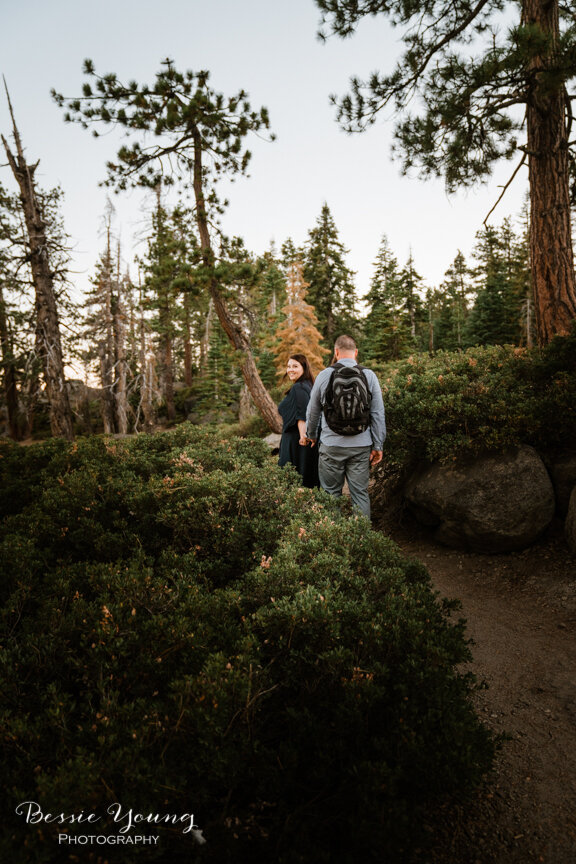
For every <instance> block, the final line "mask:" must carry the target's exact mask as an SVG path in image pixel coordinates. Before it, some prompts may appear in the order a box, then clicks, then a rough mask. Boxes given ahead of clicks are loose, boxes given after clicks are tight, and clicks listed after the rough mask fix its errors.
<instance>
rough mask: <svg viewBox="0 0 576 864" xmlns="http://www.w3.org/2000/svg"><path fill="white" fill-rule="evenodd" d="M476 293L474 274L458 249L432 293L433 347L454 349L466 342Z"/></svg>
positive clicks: (431, 347)
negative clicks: (437, 289) (472, 301)
mask: <svg viewBox="0 0 576 864" xmlns="http://www.w3.org/2000/svg"><path fill="white" fill-rule="evenodd" d="M473 293H474V289H473V285H472V281H471V273H470V270H469V268H468V266H467V264H466V259H465V257H464V255H463V254H462V252H461V251H460V250H458V252H457V253H456V257H455V258H454V261H453V262H452V265H451V266H450V267H449V268H448V270H447V271H446V273H445V277H444V281H443V283H442V285H441V286H440V290H439V291H437V292H433V295H432V303H433V305H434V310H435V311H434V314H433V328H434V337H433V344H432V346H430V350H444V351H453V350H455V349H457V348H462V346H463V344H464V328H465V324H466V320H467V318H468V315H469V312H470V298H471V297H472V295H473Z"/></svg>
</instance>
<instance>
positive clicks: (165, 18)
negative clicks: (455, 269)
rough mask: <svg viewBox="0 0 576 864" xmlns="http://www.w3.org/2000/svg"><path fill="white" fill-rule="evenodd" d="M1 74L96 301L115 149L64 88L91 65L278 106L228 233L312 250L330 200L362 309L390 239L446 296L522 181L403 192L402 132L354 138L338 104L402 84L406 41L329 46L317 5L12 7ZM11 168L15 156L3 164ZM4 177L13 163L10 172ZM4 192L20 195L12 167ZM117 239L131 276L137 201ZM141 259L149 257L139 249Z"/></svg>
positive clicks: (363, 34) (360, 40)
mask: <svg viewBox="0 0 576 864" xmlns="http://www.w3.org/2000/svg"><path fill="white" fill-rule="evenodd" d="M3 6H4V8H3V10H2V28H1V32H0V71H1V72H2V74H3V75H4V76H5V78H6V82H7V84H8V87H9V90H10V94H11V98H12V102H13V106H14V110H15V114H16V119H17V123H18V126H19V129H20V133H21V135H22V139H23V142H24V145H25V147H26V153H27V159H28V161H29V162H36V161H37V160H38V159H40V166H39V169H38V172H37V177H38V180H39V182H40V183H41V184H42V185H43V186H44V187H45V188H51V187H53V186H56V185H58V184H60V185H61V186H62V188H63V190H64V193H65V201H64V206H63V216H64V221H65V227H66V230H67V232H68V234H70V235H71V239H72V243H73V245H74V247H75V249H74V254H73V261H72V267H73V269H74V270H75V271H77V273H76V275H73V276H72V279H73V281H75V282H76V284H77V285H78V286H79V287H80V288H84V287H85V286H86V285H87V283H88V279H89V277H90V275H91V274H92V273H93V271H94V265H95V262H96V260H97V257H98V254H99V252H100V251H101V249H102V246H103V237H102V234H101V227H102V219H103V213H104V208H105V202H106V196H107V195H111V193H110V192H109V191H108V190H106V189H102V188H99V187H98V182H99V181H101V180H102V179H104V177H105V174H106V171H105V164H106V161H107V160H108V159H110V158H112V157H113V156H114V155H115V152H116V149H117V144H118V140H119V139H118V137H117V136H115V135H114V134H110V135H107V136H103V137H101V138H99V139H94V138H93V137H92V136H91V134H90V133H89V132H86V131H83V130H82V129H80V128H79V127H75V126H72V125H70V124H65V123H64V122H63V119H62V115H63V112H62V111H61V110H60V109H59V108H58V107H57V106H56V105H55V103H54V102H53V101H52V99H51V97H50V90H51V88H55V89H56V90H57V91H59V92H62V93H64V94H65V95H67V96H77V95H80V92H81V86H82V83H83V81H84V80H85V79H84V76H83V74H82V64H83V60H84V59H85V58H88V57H89V58H90V59H92V60H93V61H94V63H95V65H96V70H97V71H98V72H99V73H107V72H116V73H117V74H118V76H119V77H120V78H122V79H123V80H131V79H136V80H137V81H139V82H140V83H144V82H146V83H152V82H153V80H154V76H155V73H156V72H157V71H159V69H160V66H161V61H162V60H163V59H165V58H166V57H170V58H171V59H173V60H174V61H175V63H176V66H177V68H178V69H180V70H182V71H183V70H186V69H192V70H194V71H198V70H200V69H209V70H210V73H211V85H212V87H213V88H214V89H215V90H216V91H221V92H222V93H224V95H226V96H227V95H232V94H234V93H236V92H237V91H238V90H239V89H244V90H246V91H247V92H248V94H249V97H250V101H251V103H252V106H253V107H254V108H259V107H260V106H261V105H265V106H266V107H267V108H268V110H269V113H270V120H271V128H272V130H273V131H274V132H275V133H276V135H277V140H276V141H275V142H274V143H265V142H263V141H259V140H257V139H253V140H251V141H250V142H249V143H248V146H249V148H250V149H251V150H252V153H253V158H252V162H251V165H250V170H249V174H250V177H249V178H248V179H244V178H242V179H239V180H237V182H236V183H235V184H233V185H232V186H231V187H230V189H226V190H224V189H223V191H225V192H226V194H227V195H228V197H229V198H230V207H229V208H228V210H227V213H226V216H225V217H224V221H223V228H224V230H225V232H226V233H227V234H228V235H230V236H233V235H238V236H241V237H243V239H244V241H245V243H246V246H247V248H248V249H249V250H251V251H252V252H254V253H256V254H260V253H262V252H265V251H266V250H267V249H268V248H269V247H270V243H271V241H272V240H274V241H275V242H276V244H277V246H280V245H281V243H283V242H284V240H286V239H287V238H288V237H291V238H292V239H293V241H294V242H295V243H296V245H300V244H302V243H304V241H305V240H306V237H307V234H308V231H309V230H310V229H311V228H313V227H314V225H315V223H316V219H317V218H318V216H319V214H320V210H321V208H322V205H323V203H324V202H325V201H326V202H327V203H328V206H329V207H330V210H331V212H332V215H333V217H334V220H335V223H336V226H337V228H338V231H339V235H340V240H341V241H342V242H343V243H344V245H345V246H346V248H347V249H349V250H350V253H349V255H348V258H347V263H348V266H350V267H351V268H352V270H354V271H356V273H357V276H356V285H357V289H358V291H359V293H360V294H364V293H365V292H366V291H367V290H368V287H369V283H370V279H371V277H372V273H373V266H372V265H373V261H374V259H375V257H376V253H377V251H378V247H379V245H380V242H381V238H382V236H383V235H386V236H387V237H388V240H389V243H390V246H391V249H392V251H393V253H394V254H395V255H396V257H397V258H398V261H399V263H400V265H401V266H402V265H404V264H405V263H406V260H407V258H408V255H409V253H410V250H412V254H413V258H414V262H415V266H416V269H417V270H418V272H419V273H420V275H421V276H423V277H424V279H425V281H426V284H427V285H429V286H434V285H438V284H439V283H440V282H441V281H442V279H443V276H444V273H445V271H446V270H447V269H448V267H449V266H450V265H451V263H452V261H453V259H454V257H455V255H456V252H457V251H458V249H460V250H461V251H462V252H463V253H464V255H466V257H469V255H470V252H471V250H472V248H473V246H474V239H475V234H476V232H477V231H478V230H480V229H481V227H482V222H483V219H484V218H485V216H486V215H487V213H488V211H489V210H490V209H491V207H492V206H493V204H494V203H495V202H496V200H497V198H498V196H499V194H500V191H501V190H500V188H499V187H500V186H501V185H502V184H504V183H505V182H506V181H507V180H508V178H509V177H510V175H511V174H512V171H513V169H514V164H511V163H507V164H504V165H503V166H501V168H500V169H499V170H498V172H497V173H496V175H495V177H494V178H492V180H491V181H490V185H489V186H481V187H479V188H477V189H475V190H472V191H467V192H462V193H459V194H458V195H456V196H451V197H448V196H447V195H446V194H445V192H444V187H443V183H442V181H441V180H438V181H423V180H420V179H418V177H417V176H411V177H402V176H401V174H400V164H399V162H392V161H391V156H390V143H391V131H392V119H391V117H390V116H381V117H380V119H379V120H378V122H377V123H376V125H375V126H373V127H372V128H371V129H370V130H369V131H368V132H365V133H364V134H362V135H353V136H349V135H346V134H345V133H344V132H343V131H341V130H340V129H339V127H338V125H337V123H336V120H335V116H334V108H333V107H332V105H331V104H330V101H329V95H330V94H331V93H337V94H343V93H345V92H346V90H347V88H348V81H349V78H350V76H351V75H354V74H357V75H359V76H360V77H364V76H367V75H368V74H369V73H370V72H372V71H374V70H376V69H379V70H384V71H386V70H388V71H389V70H390V69H391V68H392V65H393V60H394V57H395V56H396V55H397V54H398V52H399V45H398V42H397V40H398V38H399V33H398V32H397V31H394V30H391V29H390V28H389V27H388V26H387V25H386V24H385V22H384V21H383V20H381V19H377V18H376V19H374V18H369V19H367V20H365V21H364V22H363V23H362V25H361V27H360V29H359V31H358V33H357V34H356V35H355V36H354V37H352V38H351V39H348V40H346V41H343V40H341V39H338V38H336V37H332V38H331V39H330V40H329V41H328V42H327V43H324V44H323V43H321V42H319V41H318V39H317V38H316V32H317V29H318V24H319V12H318V9H317V7H316V5H315V3H314V2H313V0H289V2H288V0H282V2H280V0H242V2H240V0H162V2H159V0H158V2H151V0H99V2H98V3H97V4H95V3H92V2H91V3H87V2H85V0H49V2H47V0H22V2H21V3H17V4H16V3H10V4H8V2H7V0H3ZM0 130H1V131H2V132H3V134H4V135H5V137H9V135H10V132H11V129H10V121H9V117H8V110H7V104H6V99H5V97H4V95H3V94H0ZM2 155H4V154H2ZM0 161H2V163H3V164H4V162H5V159H1V158H0ZM0 179H1V180H2V183H3V184H4V185H5V186H7V187H8V188H10V189H12V190H14V188H15V187H14V185H13V181H12V177H11V174H10V172H9V169H8V168H3V169H2V172H1V174H0ZM526 189H527V172H526V171H525V170H523V172H521V173H520V174H519V175H518V177H517V178H516V180H515V181H514V184H513V186H512V188H511V190H509V192H508V194H507V197H506V198H505V199H504V201H503V202H502V203H501V204H500V205H499V207H498V208H497V210H496V212H495V213H494V215H493V216H492V222H493V223H494V224H500V223H501V222H502V220H503V219H504V218H505V217H506V216H508V215H510V216H513V217H515V216H517V215H518V214H519V213H520V210H521V207H522V202H523V199H524V195H525V192H526ZM113 203H114V205H115V207H116V211H117V219H116V229H117V231H119V233H120V234H121V238H122V242H123V247H124V251H125V257H126V259H127V263H130V262H131V260H132V259H133V249H134V247H133V238H134V236H135V235H136V234H138V233H141V232H142V227H143V221H144V215H143V209H142V208H143V199H142V194H141V193H140V192H132V193H122V194H121V195H120V196H113ZM135 251H136V252H138V251H140V252H142V251H143V248H142V246H140V247H139V248H136V249H135Z"/></svg>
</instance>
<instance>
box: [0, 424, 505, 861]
mask: <svg viewBox="0 0 576 864" xmlns="http://www.w3.org/2000/svg"><path fill="white" fill-rule="evenodd" d="M274 462H275V460H271V459H270V457H269V456H268V451H267V449H266V448H265V447H264V445H263V444H262V443H261V442H260V441H257V440H234V441H220V440H219V439H218V436H217V434H216V433H215V432H214V431H210V430H198V429H195V428H193V427H189V426H184V427H179V428H177V429H175V430H173V431H171V432H170V433H166V434H164V435H159V436H151V437H148V436H142V437H138V438H136V439H134V440H132V441H126V440H122V441H117V440H112V439H101V440H98V441H93V440H88V441H80V442H78V443H77V444H75V445H68V444H63V443H62V442H59V443H58V444H54V443H53V442H49V443H47V444H46V445H40V446H38V447H32V448H20V449H17V448H16V449H15V448H7V449H6V451H5V456H4V457H3V460H2V466H3V467H2V474H3V476H2V480H3V484H6V485H7V487H10V488H13V489H14V490H16V491H17V492H18V495H17V496H16V498H17V501H18V505H17V507H15V508H13V509H14V510H16V512H13V513H12V514H11V515H9V516H8V515H7V516H5V518H4V520H3V524H2V533H1V537H0V539H1V545H0V552H1V554H2V562H3V577H2V579H3V581H2V597H3V602H2V607H1V609H0V618H1V622H2V630H1V633H2V637H1V646H0V647H1V649H2V650H1V652H0V658H1V665H0V688H1V690H2V693H3V697H4V698H3V707H2V709H1V713H0V717H1V725H2V730H3V735H2V744H1V749H2V754H1V755H2V759H1V765H2V767H1V768H0V777H1V779H2V786H3V789H4V790H5V795H7V796H8V805H9V806H7V807H6V808H5V812H6V814H8V815H7V817H6V822H5V826H4V832H3V835H2V837H1V838H0V858H2V860H11V861H14V862H16V864H19V862H20V861H22V862H23V864H24V862H27V864H28V862H33V864H47V862H54V864H56V862H59V861H68V860H69V855H70V854H72V853H73V852H74V848H73V847H70V848H67V847H65V846H59V845H58V843H57V841H56V839H55V836H54V835H55V833H58V831H59V830H62V829H59V828H57V827H56V826H33V825H24V824H23V822H22V820H21V819H19V818H18V817H17V816H16V815H15V814H14V807H15V806H16V804H17V803H18V802H20V801H29V800H34V801H38V802H41V803H42V805H43V808H44V810H45V811H50V812H52V813H60V812H65V813H72V812H76V813H77V812H79V810H80V809H82V810H84V811H85V812H90V811H94V812H98V813H100V814H103V813H105V810H106V807H107V806H108V805H109V804H110V803H113V802H114V801H119V802H121V803H122V804H123V806H124V807H125V808H129V807H130V808H133V809H134V810H135V811H137V812H140V813H175V814H183V813H189V812H194V813H195V815H196V821H197V823H198V824H199V826H200V827H201V828H202V829H203V831H204V833H205V836H206V838H207V841H208V842H207V843H206V845H204V846H197V845H195V843H194V840H193V838H192V836H191V835H183V834H182V832H181V831H179V830H177V829H172V830H171V831H170V830H168V829H166V828H164V829H163V828H159V829H155V830H154V831H153V832H152V833H154V834H160V835H161V838H162V839H161V845H160V846H159V847H158V848H153V847H132V848H131V850H130V859H129V860H143V861H144V860H149V861H153V860H168V859H170V860H173V861H175V862H179V861H182V862H183V861H188V860H191V859H192V860H197V861H199V862H210V864H226V862H230V864H232V862H234V864H236V862H242V861H251V862H267V861H274V862H277V864H297V862H299V864H306V862H310V864H312V862H314V864H322V862H324V861H325V862H329V861H335V860H337V861H338V862H339V864H346V862H352V861H354V862H355V861H358V860H363V861H378V862H380V861H382V860H386V861H387V862H405V861H407V860H408V857H407V856H408V855H409V854H410V849H411V848H412V847H413V845H414V844H415V843H416V842H419V840H420V839H421V838H420V831H419V826H420V825H421V823H422V814H423V812H424V810H425V808H426V807H428V806H429V805H430V803H431V802H434V801H436V800H438V797H439V796H443V795H445V794H446V793H449V792H451V791H454V790H458V789H462V788H465V787H466V786H468V785H471V784H475V783H477V782H478V781H479V779H480V777H481V776H482V774H483V773H484V772H485V771H486V770H487V768H488V767H489V765H490V762H491V758H492V753H493V741H492V740H491V737H490V735H489V733H488V732H487V730H486V729H485V728H484V727H483V726H482V725H481V724H480V722H479V720H478V718H477V717H476V715H475V714H474V712H473V710H472V707H471V694H472V692H473V690H474V688H475V683H474V681H473V679H472V678H471V676H469V675H467V674H463V673H462V672H460V671H458V667H459V664H461V663H463V662H465V661H467V660H468V659H469V656H470V655H469V648H468V645H467V642H466V639H465V635H464V630H463V623H462V622H461V621H458V620H456V621H455V620H454V619H453V617H452V614H451V613H452V607H451V605H450V604H448V603H440V601H439V600H438V598H437V597H436V596H435V595H434V594H433V592H432V590H431V586H430V581H429V577H428V575H427V573H426V571H425V570H424V569H423V568H422V567H421V566H420V565H418V564H416V563H413V562H409V561H406V560H405V559H403V558H402V556H401V555H400V554H399V551H398V550H397V548H396V547H395V545H394V544H393V543H392V542H391V541H389V540H388V539H387V538H385V537H384V536H382V535H380V534H377V533H375V532H372V531H371V530H370V529H369V526H368V523H367V522H366V521H365V520H364V519H363V518H361V517H357V516H353V515H350V514H349V511H348V508H347V505H346V504H345V503H344V502H342V501H338V500H336V499H333V498H330V497H329V496H327V495H326V494H324V493H322V492H320V491H318V490H309V489H301V488H300V487H299V478H298V476H297V474H296V472H294V471H292V470H284V469H279V468H278V467H277V466H276V465H275V464H274ZM27 482H28V484H29V485H30V486H31V487H32V489H33V493H32V494H30V492H29V491H27ZM20 484H22V485H20ZM101 824H102V825H104V822H102V823H101ZM107 828H108V829H109V830H111V831H113V833H117V828H116V829H115V831H114V826H110V825H107ZM70 830H76V829H70ZM77 830H79V831H80V833H86V831H83V829H82V828H79V829H77ZM147 833H151V832H149V831H148V832H147ZM22 850H25V851H22ZM90 851H92V852H93V853H94V854H96V853H99V854H102V855H103V854H104V853H103V852H102V850H101V847H99V848H98V849H91V850H90ZM94 860H95V859H94ZM106 860H115V861H116V860H117V861H126V860H128V859H127V857H126V852H125V851H124V850H123V849H122V848H120V849H118V850H116V851H115V850H114V848H113V847H106Z"/></svg>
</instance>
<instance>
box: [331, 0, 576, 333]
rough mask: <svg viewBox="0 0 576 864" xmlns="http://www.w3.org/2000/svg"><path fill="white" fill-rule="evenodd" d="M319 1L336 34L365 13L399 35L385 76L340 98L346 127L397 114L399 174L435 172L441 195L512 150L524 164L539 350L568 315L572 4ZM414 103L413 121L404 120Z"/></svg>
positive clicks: (573, 303)
mask: <svg viewBox="0 0 576 864" xmlns="http://www.w3.org/2000/svg"><path fill="white" fill-rule="evenodd" d="M316 4H317V5H318V7H319V8H320V9H321V10H322V15H323V23H325V24H326V23H329V24H330V25H331V29H332V31H333V32H335V33H337V34H339V35H340V36H349V35H350V34H351V33H353V32H354V30H355V28H356V26H357V24H358V22H359V21H360V20H361V19H363V18H364V17H365V16H368V15H377V14H381V15H385V16H386V17H387V18H388V19H389V20H390V22H391V23H392V24H393V25H398V26H402V27H403V28H404V31H403V34H402V37H401V38H402V40H403V42H404V44H405V46H406V51H405V53H404V54H403V56H402V57H401V58H400V59H399V61H398V62H397V64H396V66H395V68H394V69H393V70H392V72H391V73H390V74H389V75H380V74H377V73H376V74H373V75H372V76H371V77H370V79H369V80H368V81H366V82H363V81H360V80H358V79H354V80H353V81H352V92H351V94H348V95H347V96H345V97H344V98H343V99H342V100H341V102H340V105H339V119H340V121H341V123H342V124H343V125H344V127H345V128H346V129H348V130H357V131H358V130H360V131H361V130H362V129H364V128H365V127H366V126H367V125H369V124H370V123H373V122H374V121H375V119H376V116H377V114H378V112H379V111H381V110H389V109H390V107H393V108H394V109H395V111H396V115H397V117H398V118H399V122H398V124H397V126H396V147H395V149H396V152H397V153H399V154H401V156H402V158H403V164H404V169H405V170H406V171H407V170H408V169H410V168H411V167H412V166H414V165H420V166H421V167H422V171H423V174H424V176H434V175H436V176H441V175H443V176H444V177H445V179H446V184H447V187H448V189H449V190H454V189H456V188H458V187H460V186H467V185H471V184H473V183H476V182H477V181H479V180H483V179H486V178H487V177H488V176H489V175H490V173H491V171H492V168H493V165H494V163H495V162H496V161H497V160H499V159H501V158H502V157H504V158H511V157H513V156H514V155H515V154H519V157H520V163H519V165H522V164H524V163H525V162H526V161H527V163H528V177H529V187H530V205H531V206H530V261H531V276H532V284H533V291H534V298H535V312H536V319H537V324H538V338H539V341H540V343H541V344H545V343H546V342H548V341H549V340H550V339H551V338H552V337H553V336H554V335H556V334H567V333H569V332H570V331H571V329H572V325H573V322H574V319H575V318H576V275H575V272H574V255H573V246H572V234H571V222H570V218H571V212H570V188H569V186H570V174H569V151H570V148H571V147H573V146H574V142H573V141H571V140H570V130H571V127H572V102H573V101H574V99H576V95H574V94H572V93H570V92H569V89H568V88H569V85H570V84H571V83H572V82H573V80H574V77H575V76H576V28H575V27H574V10H573V5H572V4H570V3H565V2H562V0H518V2H517V3H515V4H512V5H510V4H504V3H502V2H501V0H481V2H476V0H460V2H458V3H454V2H453V0H434V2H433V3H411V4H410V3H409V4H407V3H406V2H405V0H389V2H385V3H384V2H382V0H363V2H361V3H360V2H358V0H316ZM510 10H513V12H515V14H516V16H517V17H516V21H513V20H511V18H510ZM414 106H417V111H418V112H419V113H416V114H415V115H412V114H410V109H413V108H414ZM524 135H525V136H526V137H525V139H524ZM519 136H522V138H520V137H519ZM522 139H524V140H522ZM516 170H518V169H516ZM515 173H516V172H515Z"/></svg>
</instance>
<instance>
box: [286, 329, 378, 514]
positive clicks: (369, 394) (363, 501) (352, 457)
mask: <svg viewBox="0 0 576 864" xmlns="http://www.w3.org/2000/svg"><path fill="white" fill-rule="evenodd" d="M357 356H358V349H357V348H356V343H355V342H354V340H353V339H352V338H351V337H350V336H339V337H338V339H336V342H335V345H334V357H335V359H336V362H335V363H334V364H333V365H332V366H330V367H329V368H328V369H323V370H322V372H320V374H319V375H318V377H317V378H316V381H315V383H314V387H313V388H312V393H311V394H310V402H309V403H308V410H307V413H306V424H307V425H306V430H307V435H308V441H310V443H311V444H312V446H314V444H316V442H317V441H318V440H319V441H320V445H319V454H320V456H319V463H318V471H319V475H320V485H321V487H322V488H323V489H325V490H326V492H329V493H330V494H331V495H341V494H342V488H343V486H344V481H345V480H347V481H348V488H349V489H350V497H351V499H352V504H353V505H354V506H355V507H357V508H358V510H360V512H361V513H363V514H364V516H367V517H368V518H370V498H369V496H368V482H369V480H370V466H371V465H377V464H378V462H380V461H381V460H382V448H383V446H384V439H385V437H386V422H385V419H384V401H383V399H382V389H381V387H380V382H379V381H378V378H377V377H376V375H375V373H374V372H372V370H371V369H365V368H364V367H363V366H360V365H359V364H358V363H357V361H356V358H357ZM301 443H303V442H301Z"/></svg>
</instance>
